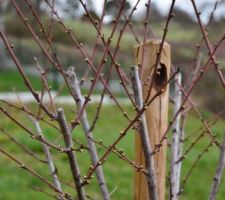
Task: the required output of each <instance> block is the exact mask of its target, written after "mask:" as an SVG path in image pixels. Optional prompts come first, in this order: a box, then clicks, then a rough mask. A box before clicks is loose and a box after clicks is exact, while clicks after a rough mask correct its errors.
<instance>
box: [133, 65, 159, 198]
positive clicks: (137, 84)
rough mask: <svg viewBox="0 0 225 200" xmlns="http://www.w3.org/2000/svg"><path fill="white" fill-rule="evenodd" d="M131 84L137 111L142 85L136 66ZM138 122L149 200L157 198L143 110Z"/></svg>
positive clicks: (140, 107)
mask: <svg viewBox="0 0 225 200" xmlns="http://www.w3.org/2000/svg"><path fill="white" fill-rule="evenodd" d="M131 72H132V84H133V90H134V98H135V102H136V104H137V107H138V109H139V111H140V110H141V109H142V108H143V106H144V104H143V95H142V86H141V81H140V78H139V73H138V67H137V66H132V67H131ZM140 119H141V120H140V122H139V134H140V139H141V144H142V147H143V152H144V156H145V163H146V170H147V175H146V178H147V183H148V192H149V196H150V199H151V200H157V199H158V196H157V190H156V177H155V169H154V159H153V156H152V155H151V154H152V147H151V143H150V138H149V134H148V129H147V123H146V117H145V112H143V113H142V115H141V116H140Z"/></svg>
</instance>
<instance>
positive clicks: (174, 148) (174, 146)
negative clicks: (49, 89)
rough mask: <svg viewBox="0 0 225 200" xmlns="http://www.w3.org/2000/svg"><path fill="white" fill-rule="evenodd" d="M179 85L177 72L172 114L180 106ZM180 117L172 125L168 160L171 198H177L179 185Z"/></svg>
mask: <svg viewBox="0 0 225 200" xmlns="http://www.w3.org/2000/svg"><path fill="white" fill-rule="evenodd" d="M177 82H178V83H177ZM178 84H179V85H178ZM180 85H181V73H178V74H177V75H176V77H175V91H174V102H175V103H174V115H175V114H176V113H177V111H178V110H179V109H180V107H181V101H182V92H181V90H180V87H179V86H180ZM180 119H181V113H179V115H178V116H177V118H176V120H175V121H174V124H173V127H172V130H173V132H172V133H173V136H172V143H171V160H170V182H171V184H170V185H171V199H172V200H177V199H178V193H179V185H180V174H178V173H179V172H180V171H179V170H178V168H179V164H180V163H181V162H179V163H177V160H178V158H179V154H180V148H181V147H180V145H181V142H182V141H181V140H180V138H181V129H180Z"/></svg>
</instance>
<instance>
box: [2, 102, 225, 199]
mask: <svg viewBox="0 0 225 200" xmlns="http://www.w3.org/2000/svg"><path fill="white" fill-rule="evenodd" d="M31 108H32V109H34V108H35V107H34V105H31ZM64 108H65V110H66V113H69V114H67V118H68V120H71V119H72V118H73V115H72V112H70V111H71V109H72V108H70V107H67V106H66V107H65V106H64ZM95 110H96V107H95V106H94V105H91V106H89V108H88V113H89V120H90V121H92V119H93V117H94V113H95ZM126 110H127V112H128V113H129V114H130V115H131V116H132V115H133V111H132V109H131V107H129V106H128V107H126ZM9 111H10V112H11V114H13V115H14V116H15V117H16V118H18V119H19V120H20V121H22V122H23V124H25V125H26V126H27V127H29V128H30V129H31V130H33V127H32V124H31V123H30V122H29V120H28V119H27V117H26V116H25V115H23V114H21V113H19V112H15V111H14V110H12V109H9ZM0 117H1V121H0V127H2V128H5V129H6V130H7V131H8V132H10V134H11V135H13V136H14V137H15V138H17V139H18V140H19V141H20V142H22V143H23V144H24V145H26V146H27V147H29V148H30V149H32V151H33V152H34V153H35V154H37V155H38V156H40V157H42V158H43V155H42V150H41V146H40V144H39V143H38V142H35V141H33V140H32V139H31V138H30V137H29V136H28V135H27V134H26V133H25V132H24V131H23V130H21V129H20V128H18V127H17V126H16V125H15V124H14V123H12V122H10V121H9V120H8V119H7V118H6V117H5V116H3V115H2V114H0ZM204 117H206V118H209V117H212V115H211V114H210V113H207V112H204ZM127 124H128V122H127V121H126V120H125V119H124V117H123V116H122V115H121V114H120V112H119V110H118V109H117V108H116V107H115V106H105V107H104V108H103V110H102V113H101V115H100V118H99V123H98V124H97V126H96V128H95V131H94V137H95V138H96V139H97V140H100V139H101V140H103V142H104V143H105V144H111V143H112V142H113V141H114V140H115V139H116V138H117V137H118V135H119V131H120V130H123V129H124V128H125V127H126V125H127ZM41 125H42V127H43V130H44V134H45V136H46V137H47V138H48V139H49V140H51V141H55V142H57V143H59V144H63V142H62V138H61V137H59V133H58V132H57V131H55V130H54V129H52V128H50V127H48V126H46V125H44V124H41ZM199 127H201V123H200V121H199V120H198V119H197V118H196V117H195V116H194V115H193V114H191V115H190V117H189V119H188V123H187V127H186V135H189V134H191V133H192V132H193V131H194V130H195V129H197V128H199ZM222 130H224V121H223V120H219V121H218V122H217V124H216V125H215V126H214V127H213V128H212V131H213V132H214V133H216V134H217V135H218V136H219V138H221V134H222ZM197 135H198V134H196V135H194V136H193V137H192V139H191V140H193V139H194V138H196V137H197ZM73 136H74V138H76V139H79V141H81V142H82V143H85V139H84V136H83V132H82V129H81V127H79V126H78V128H77V129H75V130H74V131H73ZM209 141H210V140H209V138H208V137H207V136H206V137H205V138H204V139H202V140H201V141H200V142H199V143H198V144H197V145H196V146H195V147H194V148H193V149H192V151H191V153H190V154H189V155H188V157H187V158H186V159H185V161H184V162H183V177H184V175H185V174H186V173H187V171H188V170H189V169H190V167H191V166H192V164H193V162H194V161H195V160H196V158H197V156H198V155H199V154H200V153H201V152H202V150H203V149H204V148H205V147H206V146H207V144H208V143H209ZM190 142H191V141H189V142H187V144H185V147H187V146H188V145H190ZM0 145H1V148H3V149H5V150H7V151H8V152H10V153H11V154H13V155H15V156H16V158H18V159H20V160H22V161H23V162H24V163H25V164H26V165H27V166H30V167H32V168H33V169H35V170H36V171H37V172H39V173H40V174H42V175H43V176H45V177H48V178H49V180H51V179H50V176H49V174H48V168H47V166H46V165H44V164H42V163H39V162H37V161H36V160H34V159H33V158H31V157H30V156H28V155H26V154H25V153H24V152H23V151H22V150H21V149H19V148H18V147H16V146H15V145H14V144H13V143H12V142H11V141H10V140H9V139H8V138H7V137H6V136H5V135H4V134H3V133H0ZM118 147H119V148H122V149H124V152H125V153H126V154H127V155H128V157H129V158H131V159H134V132H132V131H130V132H129V134H128V135H127V136H126V137H125V138H124V140H122V141H121V143H120V144H119V145H118ZM104 151H105V150H104V149H102V148H101V147H99V146H98V152H99V154H100V155H102V154H103V153H104ZM218 153H219V152H218V150H217V148H216V147H214V146H213V147H211V148H210V149H209V152H208V153H207V154H206V155H205V156H204V157H203V158H202V159H201V160H200V162H199V163H198V165H197V166H196V168H195V169H194V171H193V173H192V176H191V177H190V179H189V180H188V181H187V183H186V185H185V190H184V193H183V196H182V198H181V199H182V200H189V199H207V197H208V193H209V189H210V185H211V182H212V178H213V174H214V172H215V166H216V163H217V160H218ZM52 154H53V158H54V160H55V162H56V166H57V169H58V172H59V176H60V177H61V178H62V179H64V180H66V181H68V182H72V178H71V174H70V170H69V166H68V161H67V157H66V156H65V155H63V154H60V153H58V152H56V151H55V150H52ZM77 157H78V161H79V163H80V166H82V167H81V173H82V175H85V174H86V172H87V169H88V167H89V166H90V161H89V157H88V154H87V152H86V151H83V153H77ZM0 163H1V164H0V177H1V179H0V199H2V200H3V199H4V200H5V199H7V200H14V199H17V198H18V194H19V195H20V199H21V200H23V199H24V200H26V199H40V200H44V199H48V197H47V196H46V195H44V194H41V193H39V192H35V191H33V190H32V187H39V188H44V189H47V187H46V185H44V184H43V183H41V182H40V181H39V180H37V179H36V178H35V177H33V176H31V175H30V174H29V173H27V172H25V171H23V170H22V169H20V168H19V167H18V166H17V165H16V164H15V163H14V162H12V161H11V160H9V159H8V158H6V157H5V156H3V155H2V154H0ZM103 169H104V172H105V175H106V180H107V182H108V186H109V190H110V191H112V190H114V189H116V190H115V192H114V193H113V194H112V199H115V200H124V199H132V198H133V169H132V168H131V167H130V166H129V165H128V164H126V163H125V162H124V161H122V160H120V159H118V157H116V156H115V155H113V154H110V156H109V157H108V158H107V161H106V163H105V164H104V166H103ZM224 183H225V182H224V180H223V182H222V184H221V187H220V191H219V197H218V199H219V200H223V197H224V195H225V189H224V187H223V185H224ZM167 188H168V185H167ZM63 189H64V190H65V191H67V192H69V193H72V194H73V195H74V194H75V193H74V191H73V190H72V189H71V188H69V187H68V186H66V185H63ZM86 191H87V193H88V194H90V195H91V196H92V197H93V198H94V199H101V198H100V195H99V194H100V193H99V189H98V186H97V183H96V179H95V178H94V179H93V181H92V182H91V184H90V185H88V186H87V187H86Z"/></svg>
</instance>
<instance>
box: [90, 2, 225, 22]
mask: <svg viewBox="0 0 225 200" xmlns="http://www.w3.org/2000/svg"><path fill="white" fill-rule="evenodd" d="M129 1H130V2H131V3H132V5H134V4H135V3H136V2H137V0H129ZM204 1H205V0H197V1H196V4H197V6H201V5H202V4H203V3H204ZM210 1H211V2H216V0H210ZM94 2H95V1H94ZM96 2H97V3H94V5H95V7H96V9H97V12H98V13H101V8H102V6H103V2H104V0H96ZM146 2H148V1H147V0H141V2H140V3H139V6H138V11H143V8H144V5H145V3H146ZM152 2H153V3H155V4H156V6H157V8H158V9H159V10H160V11H161V13H162V14H164V15H165V14H167V13H168V11H169V8H170V5H171V2H172V0H152ZM175 6H176V7H178V8H180V9H182V10H184V11H187V12H188V13H189V14H190V15H193V16H194V10H193V7H192V4H191V1H190V0H176V3H175ZM141 8H142V9H141ZM138 11H137V12H138ZM221 12H223V13H225V12H224V10H223V11H222V10H221V9H218V11H217V13H216V15H218V14H219V13H220V14H221ZM209 13H210V10H209V11H208V12H205V13H203V15H202V18H203V20H206V19H207V15H208V14H209Z"/></svg>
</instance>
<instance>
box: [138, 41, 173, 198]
mask: <svg viewBox="0 0 225 200" xmlns="http://www.w3.org/2000/svg"><path fill="white" fill-rule="evenodd" d="M160 43H161V40H156V39H151V40H148V41H146V44H145V51H144V60H143V72H142V77H141V79H142V82H145V83H147V84H143V87H142V88H143V98H144V99H145V98H146V96H147V94H148V91H149V87H150V83H151V80H152V77H153V71H154V66H155V63H156V57H157V52H158V51H159V47H160ZM142 54H143V44H140V45H138V46H137V47H135V62H136V64H137V65H139V64H140V63H141V60H142ZM157 74H158V75H157V77H156V78H155V79H154V81H153V87H152V91H151V94H150V99H151V98H152V97H153V96H154V95H155V94H156V92H157V91H158V90H159V89H160V88H161V86H162V85H164V83H165V82H166V81H167V80H168V78H169V75H170V45H169V44H168V43H166V42H164V45H163V49H162V52H161V59H160V64H159V66H158V67H157ZM146 81H147V82H146ZM168 95H169V87H168V85H167V86H166V87H165V88H164V92H163V93H162V94H161V95H160V96H158V97H157V98H156V99H155V100H154V101H153V102H152V103H151V104H150V105H149V107H148V108H147V110H146V112H145V115H146V121H147V128H148V134H149V137H150V141H151V145H152V149H154V147H155V145H157V144H159V143H160V140H161V138H162V136H163V133H164V132H165V130H166V128H167V119H168ZM144 99H143V100H144ZM166 145H167V144H166V141H164V142H163V144H162V147H161V148H160V150H159V152H157V153H156V154H154V156H153V158H154V166H155V175H156V184H157V194H158V199H159V200H164V199H165V181H166ZM135 152H136V155H135V162H136V164H138V165H143V166H145V163H144V160H145V159H144V154H143V151H142V147H141V141H140V137H139V134H136V138H135ZM134 187H135V188H134V196H135V197H134V200H149V199H150V198H149V194H148V188H147V182H146V177H145V175H144V174H143V173H141V172H135V185H134Z"/></svg>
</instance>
